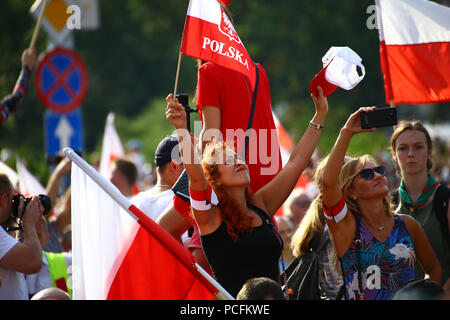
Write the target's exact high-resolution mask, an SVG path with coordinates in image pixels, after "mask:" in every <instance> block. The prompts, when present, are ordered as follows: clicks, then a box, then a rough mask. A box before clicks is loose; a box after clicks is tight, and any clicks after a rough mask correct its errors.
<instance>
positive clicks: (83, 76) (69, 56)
mask: <svg viewBox="0 0 450 320" xmlns="http://www.w3.org/2000/svg"><path fill="white" fill-rule="evenodd" d="M87 82H88V80H87V72H86V67H85V65H84V63H83V61H82V60H81V58H80V56H79V55H78V54H77V53H76V52H75V51H73V50H69V49H66V48H56V49H53V50H52V51H50V52H49V53H47V54H46V55H45V56H44V58H43V59H42V60H41V61H40V62H39V65H38V67H37V70H36V79H35V83H36V92H37V94H38V97H39V99H40V100H41V102H42V103H43V104H44V105H45V106H46V107H47V108H50V109H51V110H53V111H55V112H59V113H65V112H70V111H72V110H74V109H76V108H77V107H79V106H80V104H81V102H82V101H83V99H84V97H85V95H86V91H87Z"/></svg>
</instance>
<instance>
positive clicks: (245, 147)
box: [242, 62, 259, 161]
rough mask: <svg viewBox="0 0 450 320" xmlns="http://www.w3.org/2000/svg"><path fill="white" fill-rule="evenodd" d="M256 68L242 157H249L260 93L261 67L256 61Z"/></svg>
mask: <svg viewBox="0 0 450 320" xmlns="http://www.w3.org/2000/svg"><path fill="white" fill-rule="evenodd" d="M254 64H255V69H256V82H255V89H254V90H253V99H252V105H251V109H250V116H249V118H248V125H247V131H246V132H245V141H244V150H243V152H242V158H243V159H244V161H245V159H246V158H247V150H248V143H249V141H250V129H251V127H252V123H253V115H254V114H255V106H256V97H257V95H258V84H259V69H258V65H257V64H256V63H255V62H254Z"/></svg>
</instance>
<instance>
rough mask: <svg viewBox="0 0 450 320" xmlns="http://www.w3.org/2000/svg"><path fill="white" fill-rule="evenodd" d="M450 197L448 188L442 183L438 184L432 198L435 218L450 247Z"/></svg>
mask: <svg viewBox="0 0 450 320" xmlns="http://www.w3.org/2000/svg"><path fill="white" fill-rule="evenodd" d="M449 198H450V189H449V188H447V187H446V186H444V185H440V186H439V187H438V188H437V190H436V193H435V194H434V199H433V209H434V213H435V214H436V218H437V219H438V221H439V225H440V227H441V231H442V234H443V235H444V238H445V239H446V241H447V244H448V246H449V248H450V234H449V230H448V217H447V211H448V200H449Z"/></svg>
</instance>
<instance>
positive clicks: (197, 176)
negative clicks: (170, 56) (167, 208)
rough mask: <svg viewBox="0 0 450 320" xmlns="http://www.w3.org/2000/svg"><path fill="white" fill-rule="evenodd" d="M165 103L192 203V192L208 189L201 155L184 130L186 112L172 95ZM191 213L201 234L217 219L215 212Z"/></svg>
mask: <svg viewBox="0 0 450 320" xmlns="http://www.w3.org/2000/svg"><path fill="white" fill-rule="evenodd" d="M166 101H167V108H166V118H167V120H168V121H169V122H170V123H171V124H172V125H173V126H174V127H175V129H176V132H177V134H178V145H179V146H180V154H181V159H182V161H183V165H184V168H185V169H186V172H187V174H188V181H189V189H190V192H191V201H192V198H194V197H193V195H192V192H195V193H203V192H206V190H207V188H208V183H207V181H206V178H205V174H204V173H203V168H202V166H201V153H200V152H198V151H197V150H195V148H194V145H193V143H192V139H191V135H190V134H189V132H188V131H187V130H186V112H185V111H184V107H183V106H182V105H181V104H180V103H178V100H177V99H175V101H173V100H172V94H169V95H168V96H167V98H166ZM205 200H206V199H205ZM193 212H194V217H195V220H196V222H197V225H198V227H199V230H200V232H201V234H206V233H208V231H207V226H208V225H210V224H211V221H212V220H213V219H215V218H217V217H216V215H215V214H213V213H214V212H215V210H213V209H208V210H197V209H196V208H194V207H193Z"/></svg>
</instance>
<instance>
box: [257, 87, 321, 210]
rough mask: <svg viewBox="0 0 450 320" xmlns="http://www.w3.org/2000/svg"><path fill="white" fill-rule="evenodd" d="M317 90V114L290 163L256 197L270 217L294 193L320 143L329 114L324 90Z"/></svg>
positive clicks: (318, 88)
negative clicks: (259, 198) (259, 199)
mask: <svg viewBox="0 0 450 320" xmlns="http://www.w3.org/2000/svg"><path fill="white" fill-rule="evenodd" d="M317 90H318V92H319V96H318V97H315V96H312V99H313V102H314V106H315V108H316V113H315V115H314V117H313V118H312V120H311V122H310V123H309V126H308V128H307V129H306V131H305V133H304V134H303V136H302V138H301V139H300V141H299V142H298V143H297V145H296V146H295V148H294V151H292V153H291V156H290V158H289V161H288V162H287V164H286V165H285V166H284V167H283V169H281V171H280V172H279V173H278V174H277V175H276V176H275V177H274V178H273V179H272V180H271V181H270V182H269V183H268V184H267V185H265V186H264V187H262V188H261V189H259V190H258V191H257V192H256V193H255V197H261V198H262V201H263V203H264V205H265V207H266V212H267V214H269V215H273V214H274V213H275V212H276V211H277V210H278V208H279V207H281V205H282V204H283V203H284V201H285V200H286V199H287V197H288V196H289V194H290V193H291V192H292V190H293V189H294V187H295V185H296V183H297V181H298V179H299V178H300V175H301V174H302V172H303V170H304V169H305V168H306V166H307V165H308V163H309V161H310V158H311V156H312V154H313V152H314V149H315V148H316V146H317V142H318V141H319V137H320V133H321V132H322V127H323V123H324V121H325V117H326V115H327V113H328V102H327V99H326V98H325V97H324V96H323V92H322V88H321V87H319V86H318V87H317ZM280 165H281V164H280Z"/></svg>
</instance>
